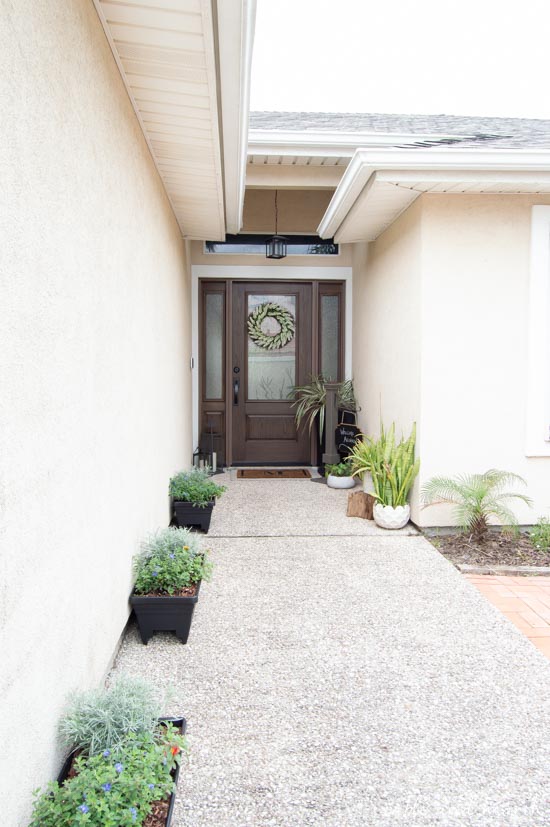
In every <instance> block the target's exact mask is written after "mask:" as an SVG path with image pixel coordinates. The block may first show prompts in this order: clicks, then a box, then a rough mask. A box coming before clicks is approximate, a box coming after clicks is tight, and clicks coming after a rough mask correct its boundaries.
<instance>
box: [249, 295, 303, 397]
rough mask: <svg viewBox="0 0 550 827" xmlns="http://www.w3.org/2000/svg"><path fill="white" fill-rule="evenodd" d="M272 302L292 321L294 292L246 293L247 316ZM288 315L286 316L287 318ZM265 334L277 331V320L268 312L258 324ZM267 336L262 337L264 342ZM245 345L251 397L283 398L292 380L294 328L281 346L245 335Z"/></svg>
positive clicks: (294, 351)
mask: <svg viewBox="0 0 550 827" xmlns="http://www.w3.org/2000/svg"><path fill="white" fill-rule="evenodd" d="M265 303H270V304H275V305H277V306H278V307H279V308H281V309H282V310H284V311H286V312H287V313H288V314H290V317H291V318H292V320H293V322H294V325H295V324H296V296H282V295H281V296H274V295H264V296H261V295H249V296H248V307H247V318H248V319H249V318H250V316H251V314H253V313H254V312H255V311H256V310H258V308H259V307H260V306H261V305H263V304H265ZM290 317H289V316H287V317H286V318H287V319H289V318H290ZM259 327H260V330H261V332H262V333H263V334H265V335H266V337H271V336H276V335H277V334H279V333H280V332H281V325H280V324H279V322H278V321H277V320H276V319H274V318H272V317H270V316H268V317H266V318H265V319H264V320H263V321H262V322H261V324H260V325H259ZM267 342H268V339H267V338H266V344H267ZM247 345H248V393H247V398H248V399H252V400H269V399H271V400H281V399H287V397H288V394H289V393H290V391H291V390H292V388H293V387H294V385H295V384H296V331H295V332H294V335H293V337H292V339H291V340H290V341H288V342H287V343H286V344H285V345H284V346H283V347H275V348H272V349H269V348H268V347H266V346H262V344H258V343H256V342H255V341H253V340H252V339H251V338H250V335H248V336H247Z"/></svg>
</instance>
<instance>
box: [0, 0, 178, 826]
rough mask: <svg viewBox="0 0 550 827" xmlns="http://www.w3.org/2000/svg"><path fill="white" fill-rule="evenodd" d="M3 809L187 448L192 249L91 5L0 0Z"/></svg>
mask: <svg viewBox="0 0 550 827" xmlns="http://www.w3.org/2000/svg"><path fill="white" fill-rule="evenodd" d="M0 14H1V24H0V78H1V81H0V83H1V87H0V109H1V111H2V118H1V120H0V130H1V131H2V139H1V140H0V167H1V175H2V187H1V189H0V231H1V238H2V243H1V244H0V278H1V283H0V289H1V299H0V305H1V308H2V310H1V312H2V324H1V326H0V374H1V387H2V392H1V394H0V456H1V458H2V460H1V463H0V545H1V548H2V564H1V578H0V582H1V587H0V588H1V592H0V596H1V597H0V601H1V602H0V622H1V631H0V640H1V644H0V645H1V651H2V670H1V674H2V679H1V693H0V697H1V705H0V708H1V713H0V742H1V744H2V751H1V755H0V779H1V780H0V801H1V802H2V805H1V809H2V823H3V824H6V825H8V824H9V825H10V827H12V826H13V827H15V825H24V824H26V823H27V822H28V816H29V813H30V803H31V794H30V793H31V790H32V789H33V788H35V787H37V786H38V785H41V784H44V783H45V782H46V781H47V780H48V779H49V778H51V777H53V776H54V775H55V774H56V772H57V770H58V769H59V761H60V758H61V750H60V747H59V745H58V744H57V741H56V734H55V733H56V727H57V722H58V718H59V714H60V711H61V708H62V706H63V704H64V701H65V697H66V695H67V693H68V692H69V691H70V690H71V689H73V688H77V687H88V686H90V685H95V684H98V683H99V682H100V681H101V679H102V676H103V675H104V673H105V671H106V670H107V668H108V666H109V661H110V658H111V657H112V655H113V652H114V650H115V647H116V645H117V641H118V639H119V636H120V634H121V632H122V630H123V627H124V624H125V622H126V619H127V616H128V604H127V597H128V593H129V591H130V586H131V558H132V555H133V554H134V553H135V552H136V550H137V547H138V543H139V540H140V538H141V537H142V536H143V535H144V533H146V532H148V531H152V530H154V529H156V528H157V527H158V526H159V525H166V524H167V519H168V497H167V483H168V478H169V476H170V474H171V473H173V472H174V471H175V470H176V469H177V468H178V466H182V465H184V464H187V463H188V462H189V459H190V455H191V448H192V446H191V434H190V423H191V411H190V400H191V392H190V361H189V360H190V308H189V305H190V302H189V299H188V297H189V290H190V287H189V275H188V267H187V263H186V250H185V245H184V242H183V240H182V239H181V235H180V232H179V229H178V226H177V224H176V222H175V219H174V217H173V214H172V211H171V208H170V205H169V203H168V201H167V199H166V196H165V194H164V191H163V189H162V186H161V183H160V180H159V178H158V175H157V172H156V169H155V167H154V165H153V162H152V159H151V157H150V154H149V151H148V149H147V146H146V144H145V142H144V140H143V137H142V134H141V131H140V129H139V127H138V124H137V121H136V118H135V115H134V112H133V110H132V108H131V105H130V102H129V100H128V97H127V95H126V92H125V89H124V86H123V84H122V81H121V78H120V76H119V73H118V70H117V68H116V65H115V62H114V60H113V57H112V54H111V51H110V49H109V46H108V44H107V41H106V39H105V35H104V33H103V29H102V28H101V25H100V23H99V20H98V18H97V15H96V12H95V10H94V6H93V4H92V2H90V0H70V1H69V0H51V1H50V2H48V3H36V2H33V0H27V1H26V0H19V2H17V3H13V2H10V1H9V0H0Z"/></svg>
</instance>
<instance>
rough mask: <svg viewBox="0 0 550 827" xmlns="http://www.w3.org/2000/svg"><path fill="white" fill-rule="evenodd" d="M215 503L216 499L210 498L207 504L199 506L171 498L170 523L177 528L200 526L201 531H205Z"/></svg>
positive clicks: (208, 525)
mask: <svg viewBox="0 0 550 827" xmlns="http://www.w3.org/2000/svg"><path fill="white" fill-rule="evenodd" d="M215 504H216V501H215V500H211V502H209V503H208V505H205V506H202V507H201V506H199V505H193V504H192V503H188V502H183V501H182V500H172V511H173V519H172V523H173V525H176V526H178V527H179V528H200V529H201V531H204V532H207V531H208V529H209V528H210V520H211V519H212V509H213V508H214V506H215Z"/></svg>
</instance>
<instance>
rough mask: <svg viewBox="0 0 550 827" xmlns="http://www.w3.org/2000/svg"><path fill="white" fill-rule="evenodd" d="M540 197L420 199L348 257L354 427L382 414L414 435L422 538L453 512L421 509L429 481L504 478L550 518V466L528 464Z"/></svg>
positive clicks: (521, 514)
mask: <svg viewBox="0 0 550 827" xmlns="http://www.w3.org/2000/svg"><path fill="white" fill-rule="evenodd" d="M548 203H550V199H549V198H548V197H547V196H520V195H512V196H503V195H495V196H491V195H478V194H476V195H440V194H437V195H436V194H434V195H424V196H422V197H421V198H420V199H418V200H417V201H416V202H415V203H414V204H413V205H412V206H411V207H410V208H409V209H408V210H407V211H406V212H405V213H403V215H401V216H400V217H399V218H398V219H397V221H396V222H395V223H394V224H393V225H392V226H391V227H390V228H389V229H388V230H386V232H384V233H383V234H382V235H381V236H380V237H379V238H378V239H377V240H376V241H375V242H373V243H372V244H369V245H367V244H363V245H360V244H356V245H353V284H354V300H353V301H354V306H353V320H354V321H353V354H354V370H353V373H354V379H355V384H356V390H357V395H358V398H359V400H360V403H361V405H363V407H364V408H365V410H364V411H363V412H362V413H361V417H360V424H361V426H362V427H363V428H364V429H365V431H366V432H367V433H372V434H376V433H377V426H378V421H379V416H380V412H381V413H382V417H383V420H384V422H385V423H390V422H391V421H392V420H395V421H396V422H397V423H398V425H399V426H400V427H402V428H403V429H405V430H408V428H409V426H410V422H411V421H412V420H414V419H416V421H417V423H418V441H417V452H418V454H419V456H420V458H421V470H420V475H419V478H418V480H417V483H416V485H415V488H414V490H413V492H412V496H411V506H412V516H413V519H414V520H415V521H416V522H417V523H418V524H420V525H423V526H435V525H449V524H452V516H451V509H450V508H449V507H447V506H438V507H433V508H429V509H420V503H419V490H420V487H421V485H422V483H423V482H425V481H426V480H427V479H429V478H430V477H431V476H433V475H434V474H443V475H451V476H452V475H455V474H459V473H469V472H483V471H485V470H487V469H489V468H502V469H504V470H508V471H513V472H514V473H516V474H519V475H520V476H522V477H524V478H525V480H526V481H527V488H526V489H523V488H522V487H521V485H519V486H518V490H520V491H524V492H525V493H528V494H529V495H530V496H531V497H532V498H533V500H534V507H533V508H532V509H529V508H528V507H526V506H523V505H521V504H519V503H518V504H517V506H516V508H515V510H516V514H517V517H518V519H519V521H520V522H521V523H524V524H525V523H527V524H528V523H532V522H534V521H536V519H537V518H538V517H539V516H541V515H546V516H548V515H550V458H549V457H527V456H526V454H525V405H526V381H527V359H528V353H527V340H528V330H527V323H528V300H529V262H530V250H529V245H530V233H531V208H532V206H533V205H535V204H548Z"/></svg>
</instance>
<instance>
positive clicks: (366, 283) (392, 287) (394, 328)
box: [353, 204, 422, 519]
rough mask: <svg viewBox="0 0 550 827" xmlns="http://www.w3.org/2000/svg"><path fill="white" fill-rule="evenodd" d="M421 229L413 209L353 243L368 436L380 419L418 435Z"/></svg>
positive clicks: (358, 373) (357, 348)
mask: <svg viewBox="0 0 550 827" xmlns="http://www.w3.org/2000/svg"><path fill="white" fill-rule="evenodd" d="M421 226H422V210H421V207H420V204H418V205H413V207H411V209H409V210H407V212H406V213H404V214H403V215H402V216H401V217H400V218H399V219H398V220H397V221H396V222H395V223H394V224H393V225H392V226H391V227H390V228H389V229H388V230H387V231H386V232H385V233H383V234H382V235H381V236H380V237H379V238H378V239H377V240H376V241H375V242H374V243H372V244H368V245H367V244H355V245H353V378H354V383H355V391H356V395H357V399H358V401H359V404H360V405H361V408H362V410H361V412H360V415H359V425H360V427H361V428H362V430H363V431H364V432H365V433H368V434H372V435H377V434H378V432H379V423H380V420H381V419H382V420H383V422H384V423H385V424H386V425H388V424H389V423H391V422H395V423H396V425H397V428H398V431H399V432H400V431H401V429H403V430H404V431H405V432H406V433H407V434H408V433H409V431H410V428H411V424H412V422H414V421H416V422H417V424H418V428H419V432H420V413H421V412H420V344H421V339H420V336H421V305H420V302H421V291H420V255H421V237H422V233H421ZM419 442H420V436H419ZM419 449H420V445H419ZM416 516H417V506H416V504H415V501H414V499H413V519H415V518H416Z"/></svg>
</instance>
